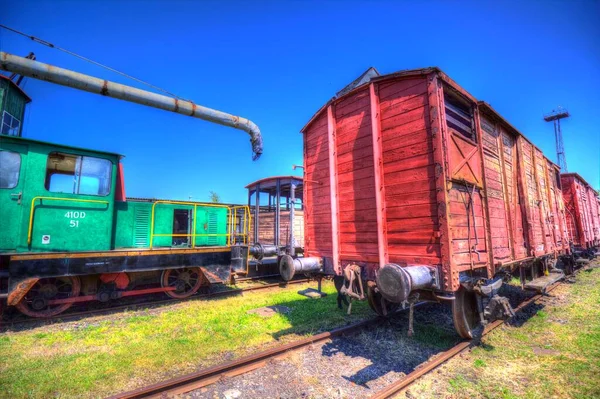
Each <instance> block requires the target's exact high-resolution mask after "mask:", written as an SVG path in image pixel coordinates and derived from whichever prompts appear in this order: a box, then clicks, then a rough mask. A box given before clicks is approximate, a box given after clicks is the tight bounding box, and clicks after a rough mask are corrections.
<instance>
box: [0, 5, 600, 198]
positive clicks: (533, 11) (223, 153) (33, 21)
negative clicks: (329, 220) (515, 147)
mask: <svg viewBox="0 0 600 399" xmlns="http://www.w3.org/2000/svg"><path fill="white" fill-rule="evenodd" d="M1 8H2V13H1V14H0V22H2V23H4V24H6V25H9V26H11V27H14V28H16V29H19V30H22V31H24V32H26V33H30V34H32V35H35V36H38V37H41V38H43V39H45V40H48V41H50V42H52V43H55V44H56V45H58V46H61V47H64V48H67V49H69V50H71V51H74V52H77V53H79V54H81V55H84V56H86V57H89V58H92V59H94V60H96V61H99V62H101V63H104V64H107V65H109V66H111V67H113V68H116V69H118V70H121V71H124V72H127V73H129V74H132V75H134V76H136V77H138V78H140V79H144V80H146V81H149V82H151V83H153V84H155V85H157V86H161V87H163V88H166V89H168V90H170V91H172V92H174V93H177V94H178V95H179V96H181V97H184V98H189V99H192V100H194V101H196V102H197V103H199V104H202V105H205V106H208V107H212V108H216V109H219V110H222V111H225V112H229V113H233V114H235V115H240V116H244V117H247V118H249V119H251V120H253V121H254V122H255V123H257V124H258V126H260V128H261V130H262V132H263V138H264V143H265V146H264V154H263V157H262V158H261V159H260V160H259V161H258V162H252V161H251V151H250V144H249V142H248V138H247V136H246V134H245V133H243V132H241V131H237V130H234V129H231V128H227V127H222V126H218V125H214V124H210V123H208V122H204V121H201V120H197V119H192V118H187V117H184V116H181V115H176V114H171V113H168V112H164V111H160V110H156V109H152V108H147V107H143V106H139V105H135V104H129V103H126V102H122V101H118V100H114V99H109V98H103V97H101V96H97V95H93V94H89V93H84V92H80V91H77V90H73V89H68V88H63V87H59V86H55V85H52V84H49V83H44V82H39V81H35V80H31V79H29V80H28V82H27V83H26V85H25V90H26V91H27V92H28V94H29V95H30V96H31V97H32V98H33V102H32V103H31V104H30V106H29V113H28V116H27V118H26V121H25V131H24V135H25V136H26V137H29V138H34V139H40V140H48V141H54V142H58V143H64V144H70V145H76V146H82V147H89V148H94V149H99V150H108V151H113V152H118V153H121V154H124V155H126V158H125V160H124V165H125V178H126V190H127V195H128V196H136V197H162V198H174V199H187V198H188V197H189V196H192V197H193V198H194V199H196V200H208V195H209V191H211V190H213V191H216V192H217V193H219V194H220V196H221V198H222V200H223V201H227V202H245V201H246V191H245V189H244V186H245V185H246V184H247V183H249V182H251V181H254V180H256V179H259V178H262V177H265V176H270V175H280V174H292V173H293V171H292V169H291V165H292V164H301V163H302V137H301V134H300V133H299V131H300V129H301V128H302V127H303V126H304V124H305V123H306V122H307V121H308V120H309V119H310V117H311V116H312V115H313V114H314V112H315V111H316V110H317V109H318V108H319V107H320V106H321V105H322V104H323V103H324V102H326V101H327V100H328V99H329V98H331V97H332V96H333V95H334V94H335V92H336V91H338V90H339V89H341V88H342V87H344V86H345V85H346V84H347V83H349V82H350V81H352V80H353V79H354V78H356V77H357V76H358V75H359V74H360V73H361V72H363V71H364V70H365V69H366V68H368V67H369V66H375V67H376V68H377V69H378V70H379V71H380V72H381V73H390V72H393V71H397V70H401V69H407V68H418V67H425V66H433V65H436V66H439V67H441V68H442V69H443V70H444V71H445V72H446V73H447V74H448V75H450V76H451V77H452V78H453V79H454V80H456V81H457V82H458V83H459V84H460V85H462V86H463V87H464V88H465V89H466V90H468V91H469V92H470V93H471V94H473V95H474V96H475V97H477V98H478V99H481V100H485V101H487V102H489V103H491V104H492V106H493V107H494V108H495V109H496V110H498V111H499V112H500V113H501V114H502V115H503V116H504V117H505V118H506V119H508V120H509V121H510V122H512V124H513V125H514V126H516V127H517V128H518V129H520V130H521V131H522V132H523V133H525V135H526V136H527V137H529V138H530V139H531V140H532V141H533V142H534V143H535V144H536V145H537V146H539V147H540V148H541V149H542V150H543V151H544V152H545V153H546V155H547V156H549V157H550V158H551V159H553V160H555V150H554V137H553V129H552V126H551V125H550V124H548V123H545V122H544V121H543V119H542V115H543V114H544V113H546V112H548V111H550V110H552V109H553V108H555V107H556V106H557V105H562V106H564V107H566V108H568V109H569V111H570V112H571V114H572V117H571V118H570V119H569V120H567V121H565V122H564V123H563V133H564V136H565V138H564V139H565V147H566V153H567V163H568V166H569V171H572V172H578V173H580V174H581V175H582V176H583V177H584V178H586V179H587V180H588V181H589V182H590V183H591V184H592V185H594V186H598V185H599V184H600V182H599V173H600V126H599V117H598V112H599V111H598V110H600V73H599V72H600V2H599V1H591V0H590V1H564V2H559V1H532V2H523V1H521V2H510V1H498V2H491V1H483V2H481V1H478V2H455V1H448V2H437V1H429V2H425V1H424V2H417V1H410V2H400V1H397V2H350V1H345V2H341V1H340V2H332V1H329V2H299V1H295V2H250V1H247V2H226V1H218V2H209V1H197V2H194V1H181V2H177V1H164V2H158V1H155V2H151V1H150V2H149V1H92V0H88V1H60V0H58V1H25V0H18V1H12V0H1ZM0 48H1V49H2V50H3V51H8V52H11V53H15V54H20V55H26V54H27V53H28V52H29V51H33V52H35V53H36V55H37V57H38V60H40V61H42V62H47V63H50V64H54V65H58V66H61V67H64V68H68V69H74V70H77V71H79V72H83V73H88V74H91V75H94V76H98V77H102V78H106V79H110V80H114V81H118V82H121V83H126V84H134V85H135V83H134V82H131V81H127V80H126V79H124V78H122V77H120V76H118V75H115V74H113V73H111V72H109V71H106V70H103V69H100V68H98V67H96V66H93V65H91V64H88V63H85V62H83V61H81V60H78V59H76V58H73V57H71V56H69V55H66V54H64V53H61V52H59V51H56V50H52V49H49V48H46V47H43V46H40V45H38V44H36V43H33V42H32V41H30V40H28V39H26V38H23V37H20V36H16V35H15V34H13V33H10V32H7V31H0Z"/></svg>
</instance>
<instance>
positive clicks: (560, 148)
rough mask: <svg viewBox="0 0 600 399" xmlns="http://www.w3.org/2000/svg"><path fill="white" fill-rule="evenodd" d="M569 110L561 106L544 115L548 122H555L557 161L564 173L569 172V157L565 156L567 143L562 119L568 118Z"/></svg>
mask: <svg viewBox="0 0 600 399" xmlns="http://www.w3.org/2000/svg"><path fill="white" fill-rule="evenodd" d="M569 116H571V115H569V111H567V110H566V109H564V108H562V107H561V106H559V107H558V108H557V109H555V110H554V109H553V110H552V112H550V113H549V114H546V115H544V120H545V121H546V122H553V123H554V138H555V140H556V163H557V164H558V166H560V170H561V171H562V172H563V173H564V172H567V171H568V169H567V158H566V157H565V144H564V143H563V137H562V132H561V130H560V120H561V119H564V118H568V117H569Z"/></svg>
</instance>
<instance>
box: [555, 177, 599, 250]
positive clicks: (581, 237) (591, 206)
mask: <svg viewBox="0 0 600 399" xmlns="http://www.w3.org/2000/svg"><path fill="white" fill-rule="evenodd" d="M561 183H562V187H563V198H564V202H565V208H566V210H567V212H566V218H567V226H568V230H569V234H570V238H571V240H572V241H573V244H574V245H576V246H580V247H584V248H589V247H592V246H595V245H598V244H600V242H599V240H600V220H599V217H598V212H599V211H598V207H597V204H598V200H597V197H596V193H595V191H594V190H593V188H592V187H591V186H590V185H589V184H588V183H587V182H586V181H585V180H583V178H582V177H581V176H579V175H578V174H575V173H565V174H563V175H561Z"/></svg>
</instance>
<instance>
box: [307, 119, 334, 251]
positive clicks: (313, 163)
mask: <svg viewBox="0 0 600 399" xmlns="http://www.w3.org/2000/svg"><path fill="white" fill-rule="evenodd" d="M328 143H329V142H328V135H327V113H326V112H322V113H321V114H320V115H319V116H318V117H317V119H316V120H314V121H313V122H312V123H311V125H310V126H308V128H307V130H306V131H305V133H304V173H305V179H304V201H305V202H304V215H305V216H304V220H305V225H304V234H305V236H304V245H305V256H328V257H331V256H332V245H331V197H330V191H329V188H330V183H329V144H328Z"/></svg>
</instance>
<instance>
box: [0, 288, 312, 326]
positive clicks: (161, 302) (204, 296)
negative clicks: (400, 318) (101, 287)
mask: <svg viewBox="0 0 600 399" xmlns="http://www.w3.org/2000/svg"><path fill="white" fill-rule="evenodd" d="M249 279H251V278H249ZM244 281H248V279H244ZM309 281H310V280H309V279H302V280H292V281H288V282H285V284H284V282H278V283H272V284H265V285H257V286H254V287H247V288H238V289H234V290H228V291H218V292H211V293H208V294H200V295H193V296H191V297H189V298H184V299H175V298H171V299H163V300H159V301H150V302H142V303H132V304H127V305H119V306H113V307H109V308H103V309H94V310H85V311H81V312H71V313H64V314H60V315H58V316H54V317H49V318H45V319H42V318H39V319H37V318H28V319H25V320H17V321H12V322H11V321H4V322H2V321H0V331H5V330H8V329H9V328H10V327H15V326H21V325H25V324H35V323H44V324H52V323H51V322H54V321H56V322H58V321H60V322H66V321H69V320H72V319H77V318H80V317H87V316H99V315H102V314H104V313H112V312H115V311H119V310H126V309H131V310H135V309H139V308H143V307H146V306H160V305H167V304H175V303H181V302H188V301H193V300H200V299H209V298H216V297H227V296H233V295H237V294H242V293H244V292H250V291H259V290H263V289H269V288H275V287H283V288H284V287H285V286H286V285H288V284H302V283H307V282H309Z"/></svg>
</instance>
